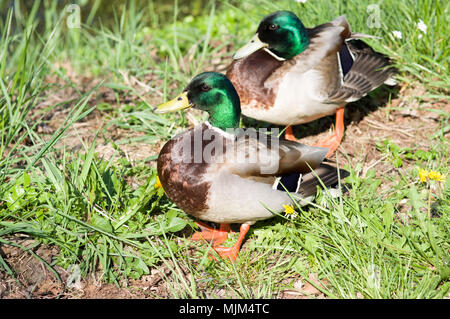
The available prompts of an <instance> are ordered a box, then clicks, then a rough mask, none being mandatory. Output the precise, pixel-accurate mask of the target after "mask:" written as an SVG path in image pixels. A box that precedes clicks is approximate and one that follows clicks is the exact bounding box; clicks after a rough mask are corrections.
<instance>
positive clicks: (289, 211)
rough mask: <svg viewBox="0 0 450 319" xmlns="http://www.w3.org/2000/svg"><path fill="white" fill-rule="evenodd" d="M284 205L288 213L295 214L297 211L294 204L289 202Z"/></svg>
mask: <svg viewBox="0 0 450 319" xmlns="http://www.w3.org/2000/svg"><path fill="white" fill-rule="evenodd" d="M283 207H284V212H285V213H286V215H293V214H294V213H295V210H294V206H292V205H289V204H288V205H283Z"/></svg>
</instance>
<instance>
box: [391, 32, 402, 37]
mask: <svg viewBox="0 0 450 319" xmlns="http://www.w3.org/2000/svg"><path fill="white" fill-rule="evenodd" d="M392 35H393V36H394V37H395V38H397V39H401V38H402V33H401V31H397V30H395V31H392Z"/></svg>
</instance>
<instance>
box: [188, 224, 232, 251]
mask: <svg viewBox="0 0 450 319" xmlns="http://www.w3.org/2000/svg"><path fill="white" fill-rule="evenodd" d="M195 223H196V224H197V225H198V227H200V229H201V231H200V232H195V233H194V234H193V235H192V237H191V240H208V241H209V240H212V241H213V245H214V246H215V245H220V244H222V243H223V242H225V241H226V240H227V238H228V233H229V232H230V230H231V227H230V224H220V227H219V229H216V228H212V227H210V226H208V225H206V224H204V223H202V222H195Z"/></svg>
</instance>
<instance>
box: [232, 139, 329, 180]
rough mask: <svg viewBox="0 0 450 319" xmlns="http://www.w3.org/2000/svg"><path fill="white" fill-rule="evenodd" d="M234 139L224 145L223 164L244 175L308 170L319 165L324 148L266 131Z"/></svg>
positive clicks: (273, 174) (267, 174) (325, 149)
mask: <svg viewBox="0 0 450 319" xmlns="http://www.w3.org/2000/svg"><path fill="white" fill-rule="evenodd" d="M255 134H256V138H255V136H248V135H246V136H243V137H240V138H237V139H236V141H235V142H234V143H233V147H227V148H226V160H225V165H226V167H227V168H228V169H229V170H230V172H231V173H233V174H236V175H239V176H241V177H244V178H249V177H258V176H259V177H270V176H272V177H275V176H279V175H282V174H288V173H292V172H297V173H301V174H303V173H307V172H310V171H311V169H315V168H317V167H319V165H320V164H321V163H322V161H323V159H324V158H325V155H326V154H327V152H328V149H327V148H323V147H314V146H308V145H305V144H301V143H297V142H292V141H287V140H282V139H278V138H275V137H270V136H267V135H265V134H258V133H255Z"/></svg>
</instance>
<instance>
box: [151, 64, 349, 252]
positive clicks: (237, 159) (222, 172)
mask: <svg viewBox="0 0 450 319" xmlns="http://www.w3.org/2000/svg"><path fill="white" fill-rule="evenodd" d="M190 107H194V108H197V109H200V110H203V111H205V112H207V113H208V114H209V119H208V121H207V122H205V123H203V124H201V125H198V126H195V127H194V128H191V129H189V130H187V131H185V132H183V133H181V134H179V135H176V136H175V137H173V138H172V139H171V140H170V141H168V142H167V143H166V144H165V145H164V146H163V148H162V149H161V151H160V154H159V157H158V161H157V169H158V176H159V179H160V182H161V185H162V187H163V189H164V191H165V193H166V195H167V197H168V198H169V199H170V200H172V201H173V202H174V203H175V204H176V205H177V206H178V207H180V208H181V209H183V210H184V211H185V212H186V213H188V214H190V215H192V216H193V217H195V218H197V219H200V220H203V221H208V222H214V223H219V224H220V228H219V229H215V228H212V227H210V226H208V225H207V224H205V223H201V222H200V223H198V225H199V226H200V228H201V231H200V232H197V233H194V235H193V237H192V239H193V240H200V239H206V240H212V241H213V243H214V244H213V248H214V250H215V251H216V252H217V253H218V254H219V255H220V256H221V257H224V258H231V259H235V258H236V257H237V255H238V252H239V249H240V247H241V244H242V242H243V240H244V237H245V234H246V233H247V232H248V230H249V228H250V225H252V224H254V223H255V222H256V221H259V220H264V219H268V218H271V217H274V216H275V214H274V213H280V212H283V211H284V210H285V207H286V205H292V204H293V201H296V202H298V203H299V204H301V205H304V204H306V201H307V200H312V199H313V197H314V195H315V194H316V192H317V186H319V185H323V186H325V187H329V186H332V185H336V184H337V183H338V179H339V177H338V176H340V177H345V176H346V171H343V170H339V171H338V170H337V169H336V168H335V167H332V166H329V165H326V164H323V163H322V161H323V159H324V157H325V155H326V154H327V152H328V149H327V148H322V147H313V146H307V145H303V144H300V143H297V142H293V141H288V140H284V139H278V138H277V137H276V136H270V137H269V138H268V135H266V134H263V133H258V132H256V131H254V132H255V133H257V134H240V133H242V131H240V130H238V128H239V122H240V115H241V108H240V100H239V96H238V94H237V92H236V90H235V88H234V86H233V84H232V83H231V82H230V81H229V79H228V78H227V77H226V76H225V75H223V74H220V73H214V72H205V73H202V74H199V75H197V76H196V77H194V78H193V79H192V80H191V82H190V83H189V84H188V85H187V87H186V88H185V89H184V90H183V92H182V93H181V94H180V95H178V96H177V97H175V98H174V99H173V100H171V101H169V102H167V103H164V104H162V105H160V106H158V107H156V110H155V112H157V113H166V112H174V111H178V110H182V109H187V108H190ZM239 132H240V133H239ZM318 178H320V182H319V180H318ZM268 208H269V209H268ZM232 223H239V224H242V225H241V227H240V233H239V238H238V240H237V241H236V243H235V244H234V245H233V246H232V247H220V246H219V245H220V244H222V243H223V242H224V241H225V240H226V239H227V236H228V232H229V231H230V224H232Z"/></svg>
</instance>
